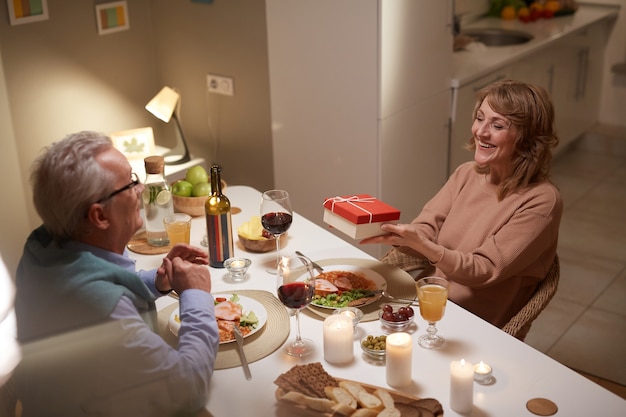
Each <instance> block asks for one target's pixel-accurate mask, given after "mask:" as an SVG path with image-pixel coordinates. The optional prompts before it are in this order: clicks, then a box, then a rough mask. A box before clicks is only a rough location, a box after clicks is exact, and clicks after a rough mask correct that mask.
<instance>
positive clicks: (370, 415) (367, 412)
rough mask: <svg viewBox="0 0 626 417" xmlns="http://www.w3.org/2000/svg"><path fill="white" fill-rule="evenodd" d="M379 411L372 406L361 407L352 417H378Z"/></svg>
mask: <svg viewBox="0 0 626 417" xmlns="http://www.w3.org/2000/svg"><path fill="white" fill-rule="evenodd" d="M377 414H378V411H376V410H372V409H370V408H359V409H357V410H356V411H355V412H354V413H352V415H350V417H376V415H377Z"/></svg>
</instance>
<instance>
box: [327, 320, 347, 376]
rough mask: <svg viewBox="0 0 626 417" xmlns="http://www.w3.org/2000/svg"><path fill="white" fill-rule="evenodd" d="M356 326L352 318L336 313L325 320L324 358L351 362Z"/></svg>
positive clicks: (330, 361)
mask: <svg viewBox="0 0 626 417" xmlns="http://www.w3.org/2000/svg"><path fill="white" fill-rule="evenodd" d="M353 337H354V327H353V326H352V319H350V318H349V317H347V316H344V315H343V314H334V315H331V316H328V317H327V318H326V320H324V359H325V360H326V362H329V363H336V364H341V363H346V362H350V361H351V360H352V359H353V357H354V353H353V351H352V348H353V347H354V340H353Z"/></svg>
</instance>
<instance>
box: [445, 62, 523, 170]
mask: <svg viewBox="0 0 626 417" xmlns="http://www.w3.org/2000/svg"><path fill="white" fill-rule="evenodd" d="M511 76H512V69H511V67H510V66H506V67H504V68H500V69H498V70H497V71H494V72H492V73H489V74H487V75H485V76H483V77H481V78H479V79H477V80H475V81H473V82H471V83H469V84H466V85H464V86H462V87H460V88H453V89H452V116H451V121H452V128H451V130H450V147H449V157H448V167H447V170H448V175H451V174H452V173H453V172H454V170H455V169H456V168H457V167H458V166H459V165H461V164H462V163H464V162H467V161H472V160H474V154H473V153H472V152H470V151H468V150H467V149H465V146H466V145H467V142H468V140H469V138H470V137H472V123H473V119H472V113H473V111H474V105H475V104H476V97H477V94H478V92H479V91H480V90H481V89H483V88H484V87H486V86H488V85H489V84H492V83H494V82H496V81H501V80H506V79H510V78H511Z"/></svg>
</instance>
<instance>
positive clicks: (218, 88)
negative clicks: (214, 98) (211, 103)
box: [206, 74, 235, 96]
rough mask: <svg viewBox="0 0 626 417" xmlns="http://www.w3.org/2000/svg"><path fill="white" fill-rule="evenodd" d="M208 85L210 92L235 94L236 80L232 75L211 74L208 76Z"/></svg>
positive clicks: (227, 94)
mask: <svg viewBox="0 0 626 417" xmlns="http://www.w3.org/2000/svg"><path fill="white" fill-rule="evenodd" d="M206 85H207V88H208V90H209V93H215V94H223V95H225V96H234V95H235V81H234V80H233V79H232V78H230V77H222V76H219V75H212V74H209V75H207V77H206Z"/></svg>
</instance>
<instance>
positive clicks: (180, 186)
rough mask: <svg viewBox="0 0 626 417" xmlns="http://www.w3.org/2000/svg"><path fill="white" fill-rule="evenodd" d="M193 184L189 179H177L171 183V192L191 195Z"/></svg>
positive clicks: (186, 195) (182, 195)
mask: <svg viewBox="0 0 626 417" xmlns="http://www.w3.org/2000/svg"><path fill="white" fill-rule="evenodd" d="M192 188H193V185H192V184H191V183H190V182H189V181H185V180H179V181H176V182H175V183H174V185H172V194H174V195H177V196H179V197H191V190H192Z"/></svg>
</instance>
